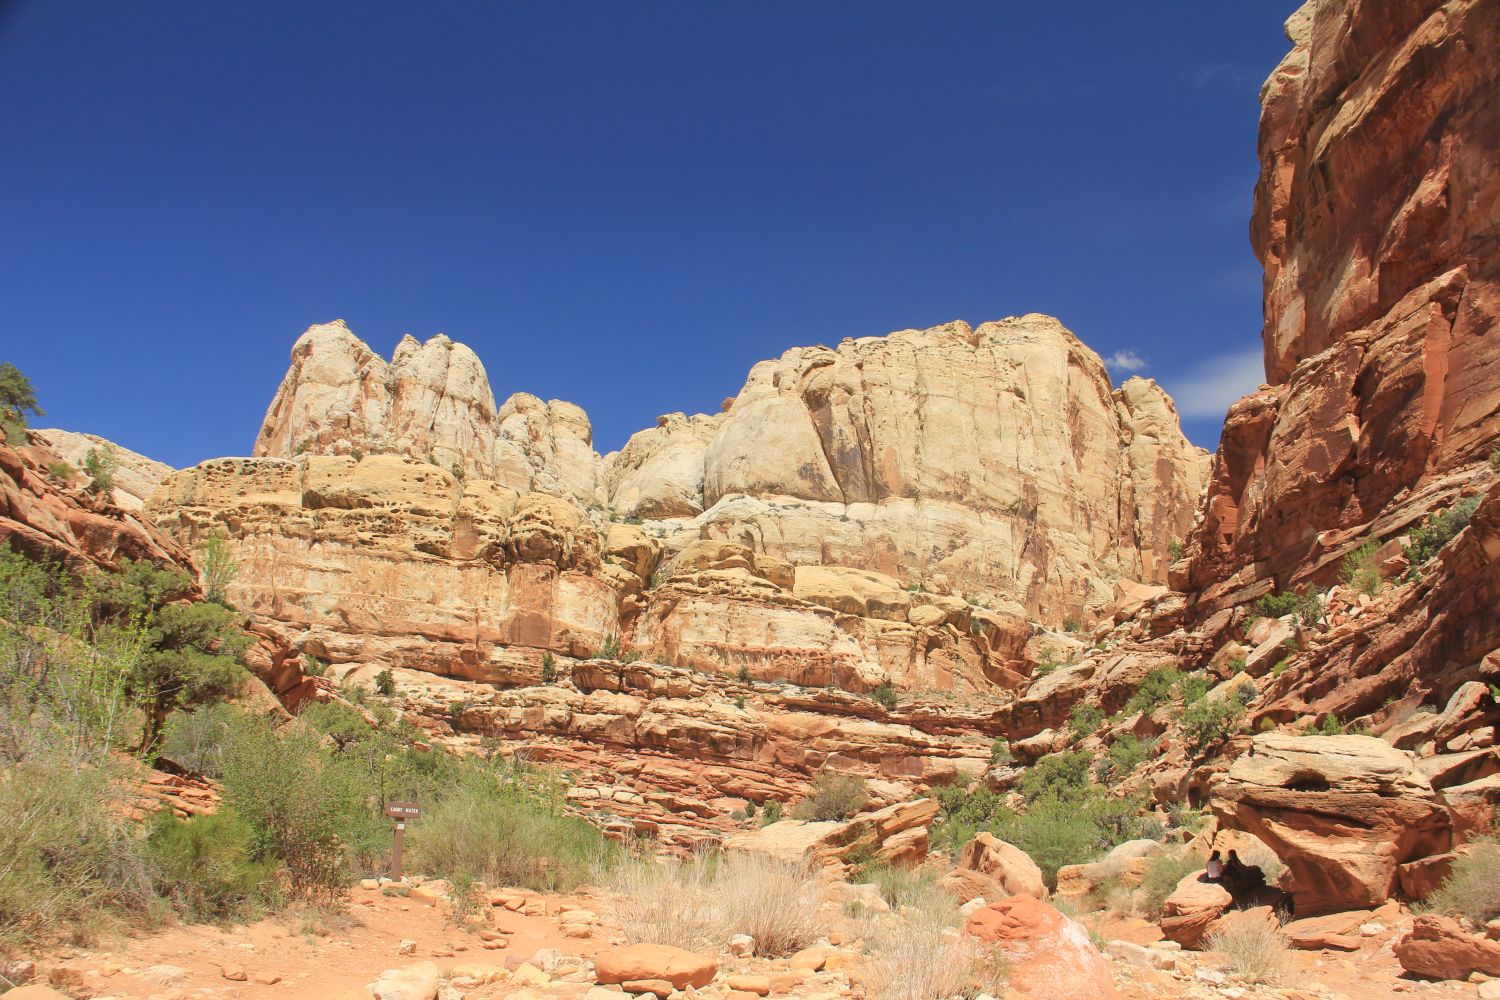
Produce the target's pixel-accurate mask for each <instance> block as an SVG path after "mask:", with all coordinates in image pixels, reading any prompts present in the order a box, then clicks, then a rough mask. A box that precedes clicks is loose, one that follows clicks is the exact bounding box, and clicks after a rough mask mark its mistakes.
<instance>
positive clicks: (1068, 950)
mask: <svg viewBox="0 0 1500 1000" xmlns="http://www.w3.org/2000/svg"><path fill="white" fill-rule="evenodd" d="M964 929H965V931H966V932H967V933H968V934H970V935H971V936H973V937H975V938H978V939H979V940H980V941H988V942H992V943H994V945H995V946H996V948H997V949H998V950H1000V951H1001V952H1002V953H1003V954H1004V956H1005V958H1006V960H1007V961H1008V962H1009V963H1010V967H1011V977H1010V982H1011V985H1012V986H1013V987H1015V988H1016V989H1018V990H1020V991H1022V992H1023V993H1029V994H1033V995H1035V996H1038V997H1087V998H1089V1000H1113V998H1116V997H1118V996H1119V994H1118V993H1116V992H1115V985H1114V980H1113V978H1112V977H1111V975H1110V968H1109V962H1108V960H1107V959H1105V957H1104V956H1103V955H1101V954H1100V953H1099V949H1097V948H1095V947H1094V944H1093V942H1092V941H1091V940H1090V939H1089V933H1088V931H1087V930H1086V929H1085V928H1084V927H1083V926H1082V925H1081V924H1079V923H1077V922H1076V921H1073V920H1069V919H1068V918H1067V917H1065V916H1063V914H1062V913H1061V912H1059V911H1058V910H1057V909H1055V908H1054V907H1052V906H1050V905H1048V904H1047V903H1044V902H1042V901H1041V900H1039V899H1037V898H1036V897H1035V896H1025V895H1023V896H1012V897H1011V898H1010V899H1007V900H1003V901H1001V902H998V903H991V904H990V905H988V906H983V907H980V908H979V909H977V910H975V911H974V912H973V913H971V914H969V919H968V922H967V923H966V924H965V927H964Z"/></svg>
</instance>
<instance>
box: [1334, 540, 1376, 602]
mask: <svg viewBox="0 0 1500 1000" xmlns="http://www.w3.org/2000/svg"><path fill="white" fill-rule="evenodd" d="M1379 550H1380V544H1379V543H1378V542H1377V541H1375V539H1373V538H1372V539H1370V540H1369V541H1367V542H1365V543H1364V544H1363V545H1361V546H1360V547H1359V548H1357V549H1355V550H1354V551H1353V552H1350V553H1349V554H1348V555H1346V556H1344V561H1343V563H1342V565H1341V566H1340V568H1339V579H1340V580H1342V581H1343V582H1344V585H1345V586H1347V587H1350V588H1351V589H1353V590H1357V591H1359V592H1360V593H1361V594H1368V595H1370V596H1371V597H1374V596H1375V595H1376V594H1378V593H1380V565H1379V564H1378V563H1377V562H1376V560H1375V553H1376V552H1378V551H1379Z"/></svg>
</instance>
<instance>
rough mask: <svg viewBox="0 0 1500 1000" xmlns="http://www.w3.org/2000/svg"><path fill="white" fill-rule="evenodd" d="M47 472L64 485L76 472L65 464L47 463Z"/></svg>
mask: <svg viewBox="0 0 1500 1000" xmlns="http://www.w3.org/2000/svg"><path fill="white" fill-rule="evenodd" d="M47 471H48V472H50V473H52V475H54V476H56V477H57V478H58V479H61V480H62V481H63V482H65V483H66V482H67V481H68V480H70V479H72V478H73V473H74V471H76V470H74V468H73V467H72V466H71V465H69V464H68V463H67V462H48V463H47Z"/></svg>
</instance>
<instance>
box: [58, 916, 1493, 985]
mask: <svg viewBox="0 0 1500 1000" xmlns="http://www.w3.org/2000/svg"><path fill="white" fill-rule="evenodd" d="M513 902H514V905H516V906H517V909H516V910H511V909H507V908H506V907H503V906H496V907H485V908H484V911H483V916H484V919H483V921H482V922H479V923H476V924H473V925H470V926H467V927H465V926H460V925H459V924H458V923H456V922H455V921H454V920H453V919H452V917H451V910H450V908H449V907H448V906H447V905H446V904H444V903H442V902H426V901H423V900H422V899H421V898H419V897H418V896H415V895H408V896H402V895H395V894H389V893H387V892H385V891H383V890H378V889H377V890H370V889H356V890H354V891H353V892H352V894H351V900H350V905H349V907H348V909H347V912H345V913H343V914H335V915H328V914H319V913H310V914H300V915H299V914H291V915H282V916H280V917H277V918H275V919H267V920H262V921H259V922H257V923H254V924H250V925H247V926H237V927H212V926H203V925H197V926H173V927H168V928H164V929H161V930H158V931H156V932H153V933H151V934H148V935H144V936H141V937H137V938H127V939H117V940H113V941H107V942H101V943H100V944H98V945H96V946H94V947H91V948H85V949H69V950H64V951H60V952H56V953H53V954H48V955H45V956H38V957H37V964H38V966H39V968H38V981H48V980H50V981H51V982H52V983H53V985H55V986H57V987H58V988H59V989H62V990H64V991H65V992H67V993H69V994H70V995H72V996H75V997H79V998H95V1000H103V998H116V1000H191V998H196V997H201V998H205V1000H210V998H216V997H223V998H236V1000H272V998H281V1000H323V998H327V997H331V996H334V995H336V994H339V993H341V992H342V991H346V990H349V989H352V988H357V987H360V986H362V985H364V984H366V983H370V982H373V981H374V980H375V979H376V978H377V977H378V976H379V974H380V973H381V972H382V971H383V970H385V969H391V968H400V967H403V966H407V965H411V964H413V963H416V962H421V961H432V962H434V963H435V964H436V965H437V967H438V969H439V970H440V971H442V972H443V973H444V974H445V975H446V974H447V973H448V971H449V970H452V969H455V968H457V967H461V966H465V965H487V966H508V967H510V968H512V969H514V968H516V967H518V966H521V965H522V964H523V963H534V964H542V965H546V964H547V963H546V960H545V956H546V955H547V953H548V951H549V950H555V952H556V953H557V954H560V955H562V956H579V957H581V958H585V959H586V958H590V957H592V956H593V954H595V952H597V951H598V950H599V949H600V948H603V947H608V946H610V945H611V944H614V943H616V941H617V940H618V936H617V934H616V933H615V932H613V931H612V930H611V929H610V928H609V927H608V926H607V925H601V924H600V923H598V921H597V920H595V919H594V918H593V916H592V915H593V913H596V912H598V911H599V910H600V909H602V907H601V906H600V905H599V901H598V900H595V899H591V898H588V897H587V896H586V895H580V896H571V897H570V896H552V895H547V896H543V895H535V894H527V895H525V896H524V898H523V897H520V896H517V897H516V898H515V899H514V900H513ZM580 919H581V920H584V921H590V922H591V926H590V928H589V930H587V931H586V932H585V934H586V936H582V937H580V936H578V935H579V933H580V931H579V920H580ZM1407 919H1409V918H1407ZM1093 922H1094V927H1095V930H1097V931H1098V932H1099V934H1100V935H1101V936H1102V937H1104V938H1105V939H1121V940H1126V941H1131V942H1133V943H1137V944H1143V945H1149V944H1150V943H1151V942H1152V941H1155V940H1158V939H1159V938H1160V932H1159V931H1158V930H1157V928H1156V927H1155V926H1154V925H1152V924H1150V923H1149V922H1147V921H1144V920H1137V919H1119V918H1109V919H1104V918H1101V917H1095V918H1093ZM565 925H566V926H569V931H567V932H565V931H564V927H565ZM1401 930H1402V926H1401V923H1400V922H1398V923H1397V924H1395V925H1393V926H1390V927H1387V928H1385V929H1384V930H1383V931H1382V932H1381V933H1378V934H1372V935H1370V936H1369V937H1368V938H1367V939H1366V942H1365V946H1364V947H1363V948H1361V949H1360V950H1359V951H1357V952H1350V953H1344V952H1329V951H1320V952H1292V953H1291V956H1290V962H1291V969H1290V972H1289V974H1288V975H1287V976H1286V978H1285V979H1284V980H1283V981H1282V982H1281V983H1279V984H1277V985H1275V986H1266V985H1255V986H1251V985H1248V984H1245V983H1242V982H1238V981H1236V980H1235V979H1233V978H1232V977H1230V976H1227V975H1226V974H1225V972H1224V970H1223V965H1222V962H1221V961H1220V959H1219V957H1218V956H1215V955H1213V954H1212V953H1204V954H1200V953H1182V954H1181V955H1180V957H1179V963H1178V967H1177V968H1176V969H1175V970H1173V971H1159V970H1155V969H1147V968H1141V967H1137V966H1132V965H1128V964H1126V963H1125V962H1122V961H1118V960H1114V961H1112V963H1111V964H1112V968H1113V973H1114V978H1115V981H1116V985H1117V987H1118V989H1119V991H1120V994H1121V996H1122V997H1126V998H1129V1000H1158V998H1193V1000H1253V998H1267V1000H1380V998H1390V997H1393V996H1401V995H1412V994H1415V995H1418V996H1421V995H1427V996H1434V997H1447V996H1453V997H1465V998H1468V997H1475V996H1477V985H1476V984H1472V983H1424V982H1419V981H1416V980H1411V979H1406V978H1403V977H1402V974H1401V967H1400V965H1399V963H1397V961H1396V959H1395V956H1394V954H1393V953H1392V951H1391V945H1392V944H1393V943H1394V941H1395V940H1396V939H1397V937H1399V935H1400V933H1401ZM539 953H541V956H542V957H540V958H539ZM757 964H763V963H761V962H760V961H759V960H757ZM570 965H571V966H573V967H577V966H578V965H579V963H577V962H573V963H569V962H568V961H567V959H566V958H565V959H564V961H563V967H562V969H560V970H559V969H555V968H554V969H552V970H551V971H552V973H553V975H552V978H551V982H550V983H542V984H536V985H542V986H544V989H545V992H544V993H542V994H541V995H542V996H546V997H557V998H560V1000H569V998H574V997H581V996H582V995H583V994H584V993H585V992H587V990H588V989H589V987H590V985H591V983H592V977H591V976H590V975H589V974H588V973H587V971H586V967H583V968H579V969H578V970H577V971H575V972H569V971H568V969H569V967H570ZM163 966H165V967H170V968H169V969H166V970H163V969H162V968H161V967H163ZM760 971H775V970H774V969H769V968H768V969H762V970H760ZM226 973H228V974H229V975H232V976H235V977H236V978H234V979H231V978H227V977H226ZM241 975H243V976H244V978H243V979H239V978H238V977H239V976H241ZM524 985H525V984H521V983H517V982H514V981H513V982H510V983H508V984H504V985H501V984H498V983H497V984H494V985H491V986H487V987H480V986H468V987H465V988H462V989H460V990H459V991H458V992H457V993H454V994H450V995H453V996H462V997H465V998H474V1000H488V998H492V997H503V996H510V995H514V994H516V993H518V992H521V991H522V989H523V986H524ZM808 985H809V986H812V985H813V984H811V983H809V984H808ZM818 985H819V986H820V987H823V988H825V989H826V987H828V986H833V985H834V984H831V983H830V984H818ZM839 992H842V990H840V989H838V988H837V987H836V986H835V987H834V989H833V990H832V991H831V992H829V993H824V994H823V995H837V994H838V993H839ZM804 993H806V991H805V990H803V989H801V988H799V989H797V990H796V991H795V994H797V995H802V994H804ZM531 995H537V994H531ZM808 995H810V994H808ZM1034 1000H1050V998H1041V997H1037V998H1034Z"/></svg>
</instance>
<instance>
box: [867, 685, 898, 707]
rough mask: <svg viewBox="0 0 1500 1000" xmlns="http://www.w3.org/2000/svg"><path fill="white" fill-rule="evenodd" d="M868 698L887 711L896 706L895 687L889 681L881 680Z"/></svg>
mask: <svg viewBox="0 0 1500 1000" xmlns="http://www.w3.org/2000/svg"><path fill="white" fill-rule="evenodd" d="M870 700H871V701H873V702H874V703H875V704H877V705H879V706H880V707H881V708H883V709H885V710H886V711H887V712H889V711H891V710H892V709H893V708H895V707H896V689H895V688H894V687H892V686H891V683H890V681H883V682H881V683H880V684H877V685H875V690H873V691H871V692H870Z"/></svg>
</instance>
